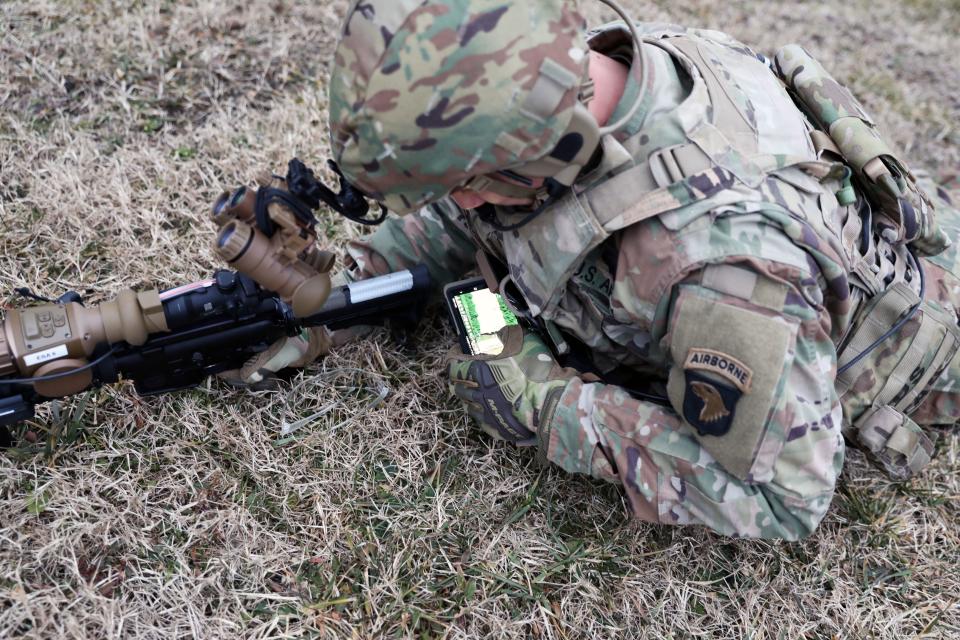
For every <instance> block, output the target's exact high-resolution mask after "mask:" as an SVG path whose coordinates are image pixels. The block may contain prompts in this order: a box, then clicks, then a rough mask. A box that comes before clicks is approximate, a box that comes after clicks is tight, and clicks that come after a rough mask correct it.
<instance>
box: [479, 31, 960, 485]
mask: <svg viewBox="0 0 960 640" xmlns="http://www.w3.org/2000/svg"><path fill="white" fill-rule="evenodd" d="M618 31H619V32H620V33H621V34H625V30H624V29H623V28H622V26H621V27H617V26H611V27H608V28H606V29H604V30H601V31H599V32H596V33H595V34H594V35H593V41H594V42H596V41H597V40H598V39H600V40H603V39H610V38H611V37H615V36H616V35H617V32H618ZM643 33H644V37H643V46H642V47H641V50H642V52H643V53H642V55H643V56H644V58H643V59H642V60H640V61H634V65H635V67H636V65H638V64H639V65H640V67H641V71H642V68H644V67H647V66H648V65H652V64H653V61H652V57H653V56H662V55H663V53H664V52H665V53H666V54H668V55H669V57H670V59H672V61H673V63H674V64H675V65H677V67H678V69H679V73H680V75H681V77H682V78H683V81H682V82H683V83H684V84H685V85H686V86H685V87H684V88H685V90H686V94H687V95H686V98H685V99H683V100H682V101H681V102H680V103H679V104H678V105H677V106H676V107H675V108H674V109H673V110H672V111H671V112H670V113H668V114H666V115H662V116H660V117H658V118H657V119H656V120H655V121H653V122H649V123H644V126H641V127H639V129H638V130H637V131H636V132H634V133H633V134H632V135H631V134H623V133H618V134H615V135H608V136H605V137H604V139H603V140H602V151H603V156H602V160H601V163H600V165H599V166H598V167H596V168H595V169H593V170H592V171H591V172H590V173H589V174H588V175H585V176H582V178H581V179H580V180H578V182H577V183H576V185H575V186H574V188H573V189H572V190H571V191H570V192H569V193H568V194H567V195H566V196H565V197H564V198H563V199H562V200H560V201H559V202H557V203H556V204H555V205H554V206H553V207H552V208H551V209H549V210H548V211H546V212H545V213H544V214H543V215H541V216H540V217H538V218H537V219H535V220H534V221H533V222H531V223H529V224H528V225H526V226H524V227H522V228H520V229H518V230H516V231H515V232H512V233H507V234H500V233H497V232H495V231H494V230H493V229H492V228H491V227H489V226H488V225H485V223H483V222H479V221H478V222H475V225H476V228H475V230H476V231H477V232H478V233H477V235H478V237H479V239H480V240H481V242H483V243H484V244H485V246H486V248H487V249H488V251H491V252H492V253H494V254H499V255H500V256H502V257H503V258H504V262H505V263H506V264H507V265H508V268H509V272H510V273H509V276H508V280H509V281H511V282H512V284H513V285H515V286H516V288H517V289H518V290H519V292H520V294H521V295H522V296H523V298H524V300H525V302H526V304H527V306H528V308H529V312H530V313H531V314H532V315H533V316H536V317H539V318H540V319H542V320H544V321H546V322H547V324H548V325H550V324H555V325H557V326H559V327H561V328H563V329H565V330H567V331H569V332H571V333H573V334H574V335H578V337H581V339H582V340H583V341H584V343H585V344H587V345H591V344H592V343H591V340H596V338H592V336H596V335H599V334H602V335H603V338H604V339H609V340H610V341H612V342H613V343H620V344H621V345H623V346H626V347H628V348H629V347H630V346H632V345H636V344H638V343H643V342H644V340H642V339H638V336H637V334H638V333H641V334H643V333H645V334H647V338H646V344H648V345H649V348H648V349H647V350H646V351H645V352H644V357H643V358H642V360H643V361H644V362H643V363H642V364H643V365H649V366H651V367H652V368H654V369H659V370H660V371H661V372H662V371H666V370H667V368H668V367H669V365H670V362H669V361H668V359H669V350H661V349H659V348H658V346H657V345H658V342H659V340H660V339H661V338H662V337H663V335H659V334H658V331H657V328H656V327H653V326H640V327H637V326H636V324H637V323H636V318H635V317H634V318H632V319H631V320H630V321H629V324H630V326H627V324H628V322H627V319H626V318H618V317H617V313H616V312H615V311H611V310H609V309H603V306H602V304H598V305H584V303H583V302H582V298H583V296H580V298H581V301H573V300H571V299H570V296H569V295H568V291H567V287H568V283H569V282H570V281H571V278H572V277H573V276H574V275H575V274H576V273H577V272H578V270H583V268H584V261H585V260H587V259H588V258H589V257H590V256H591V255H594V254H595V251H596V250H597V248H598V247H600V245H601V244H603V243H604V242H605V241H606V240H607V239H608V238H610V237H611V235H613V234H616V233H617V232H618V231H620V230H622V229H624V228H626V227H629V226H632V225H648V226H650V227H651V233H652V234H653V235H655V236H657V237H659V238H663V242H666V243H667V244H669V245H671V246H672V251H671V259H672V260H674V262H675V266H674V268H672V269H670V270H668V271H665V272H663V274H664V275H661V276H660V281H658V282H650V283H649V284H648V287H649V289H648V295H645V296H644V300H642V301H640V303H639V304H641V305H644V304H646V305H648V307H649V308H648V309H646V310H645V311H644V312H643V313H641V314H640V315H641V316H644V317H646V318H647V319H648V320H649V321H650V322H651V323H652V320H653V318H654V316H655V314H656V308H657V306H658V305H660V304H661V303H662V301H663V300H664V299H665V296H669V294H670V291H671V289H672V287H673V286H674V285H675V284H676V283H677V282H679V280H681V279H682V278H683V277H684V276H685V275H686V274H689V273H693V272H696V271H698V270H702V269H704V268H705V267H707V266H709V265H719V264H722V263H724V262H726V261H732V260H733V259H739V258H743V257H749V258H759V259H762V260H768V261H773V262H778V263H784V264H787V265H789V266H792V267H796V268H797V269H799V270H801V271H803V272H806V273H810V274H811V282H813V283H815V284H812V285H811V286H810V287H808V288H806V289H805V290H804V291H803V292H802V293H803V295H804V296H805V297H807V298H808V300H809V301H810V302H811V304H812V305H814V306H816V307H820V306H825V307H826V308H827V310H828V311H829V313H830V315H831V320H832V336H833V339H834V343H835V344H836V345H837V348H838V352H839V353H840V363H841V365H843V363H844V357H846V359H847V360H850V359H851V358H852V356H855V355H856V353H855V352H854V351H856V350H857V349H862V348H864V347H865V346H868V345H869V343H866V344H865V341H866V340H867V339H869V338H871V337H876V336H875V335H874V332H871V331H872V330H871V331H868V332H866V333H863V332H862V330H861V328H862V327H864V326H867V325H871V324H876V322H872V323H871V321H869V319H868V318H867V317H866V316H865V315H864V314H863V313H862V311H863V309H866V308H874V307H878V304H879V303H878V300H881V299H882V298H883V297H887V296H883V294H884V293H885V292H888V291H891V290H893V289H894V288H895V289H896V291H897V292H898V295H897V296H894V297H896V298H897V300H896V303H895V304H899V305H900V307H898V310H899V311H897V310H891V309H890V308H888V307H890V304H894V302H892V299H891V300H890V301H888V304H886V305H882V304H879V306H880V307H881V308H882V309H885V310H882V311H881V312H880V315H881V316H883V317H884V319H885V320H884V321H886V320H888V319H889V316H892V317H893V318H894V320H893V322H895V321H896V318H897V317H899V316H900V315H902V314H903V313H905V310H904V305H907V307H906V311H909V309H910V305H914V306H916V305H918V304H919V302H920V295H921V280H922V279H921V277H920V275H919V266H918V263H917V259H916V258H915V257H914V255H913V252H912V251H911V250H910V248H909V247H908V245H910V244H911V243H912V244H913V245H914V246H916V247H917V248H918V249H919V251H920V252H922V253H926V254H933V253H936V252H938V251H940V250H942V249H943V247H944V246H946V245H947V241H946V240H945V237H944V236H943V234H942V233H941V232H940V231H939V229H938V228H937V227H936V224H935V221H934V219H933V215H932V206H931V205H930V203H929V201H928V200H927V199H926V198H925V197H924V196H923V195H922V193H921V192H919V190H918V189H917V188H916V186H915V184H914V181H913V178H912V175H911V174H910V173H909V171H908V170H906V168H905V165H903V164H902V163H901V162H899V161H898V160H897V159H896V158H895V156H894V155H893V154H892V152H890V151H889V148H888V147H887V146H886V145H885V144H884V143H883V142H882V140H881V139H880V137H879V135H877V134H876V131H875V128H874V127H873V123H872V122H871V121H870V120H869V118H868V117H867V116H866V114H865V112H864V111H863V109H862V108H861V107H860V106H859V104H858V103H856V101H855V100H854V99H853V98H852V96H850V95H849V93H848V92H846V90H845V89H843V88H842V87H841V86H840V85H839V84H837V83H836V82H835V81H833V80H832V78H829V76H828V75H826V72H823V71H822V68H821V67H819V65H816V67H815V69H816V74H815V76H814V77H813V79H812V80H811V79H810V78H809V77H808V76H809V75H810V70H811V69H814V65H815V61H812V59H809V60H808V58H807V57H805V55H806V54H805V52H803V51H802V50H801V49H799V48H797V47H788V48H786V49H784V50H783V51H781V53H780V54H778V57H777V63H778V69H779V70H780V75H779V76H778V74H777V73H775V71H774V70H773V68H772V67H771V65H770V64H769V63H768V62H767V61H766V60H765V59H764V58H763V57H762V56H758V55H757V54H756V53H754V52H753V51H751V50H750V49H749V48H747V47H745V46H744V45H742V44H740V43H739V42H736V41H735V40H733V39H731V38H730V37H728V36H726V35H724V34H721V33H717V32H712V31H692V30H683V29H680V28H676V27H663V26H650V27H646V28H645V29H644V31H643ZM654 48H655V49H654ZM805 72H807V75H804V73H805ZM824 76H826V79H825V78H824ZM824 82H828V87H829V89H830V91H826V92H821V93H818V92H817V88H818V87H822V86H823V83H824ZM818 83H819V84H818ZM640 87H641V91H643V90H650V89H651V87H649V86H645V85H644V82H643V81H641V82H640ZM811 87H812V88H811ZM841 90H842V92H841ZM798 103H799V107H798ZM810 103H812V106H813V107H814V109H816V108H817V107H818V106H819V107H822V108H820V110H819V113H813V114H811V111H812V110H813V109H811V104H810ZM824 114H826V115H824ZM814 116H817V117H814ZM838 123H839V124H838ZM647 125H649V126H647ZM818 126H820V127H821V128H819V129H818V128H817V127H818ZM831 127H832V128H831ZM823 129H826V130H823ZM833 136H836V137H839V138H840V140H839V144H838V142H837V141H835V140H834V139H833ZM864 140H866V141H867V142H866V143H864V142H863V141H864ZM851 158H852V159H851ZM877 158H886V159H887V160H885V161H884V163H883V166H882V167H878V166H876V163H874V162H873V161H874V160H875V159H877ZM871 163H873V164H871ZM884 172H885V173H884ZM881 174H882V175H883V176H886V177H885V178H882V177H877V176H880V175H881ZM852 175H856V176H857V177H859V178H861V179H860V180H858V183H864V180H869V181H870V183H869V184H866V187H865V188H864V189H863V191H865V192H867V191H869V190H870V189H871V188H872V189H874V191H873V192H869V193H862V194H861V195H864V196H870V198H869V199H868V198H856V197H851V196H852V193H851V191H850V189H851V188H852V187H851V181H850V178H851V176H852ZM888 178H889V179H888ZM880 183H883V184H880ZM891 183H892V184H891ZM878 184H879V185H880V186H876V185H878ZM871 201H872V202H873V203H875V206H874V207H872V210H873V211H872V214H873V215H870V216H864V207H865V206H866V207H870V204H869V202H871ZM864 203H868V204H866V205H865V204H864ZM505 213H509V210H504V211H502V212H501V215H503V214H505ZM721 220H722V221H723V223H724V224H728V225H731V226H733V227H741V228H743V229H744V230H748V231H749V233H750V234H752V235H753V236H757V235H758V234H759V236H760V237H761V238H762V240H761V241H759V242H755V243H752V244H750V245H749V246H747V247H745V246H744V245H743V244H740V243H729V242H718V241H716V240H715V238H714V237H713V234H712V228H713V226H714V225H715V224H717V222H718V221H721ZM758 230H759V231H758ZM814 266H815V268H812V267H814ZM594 297H595V296H594ZM584 306H592V307H594V308H593V309H589V310H586V311H585V310H584V309H583V307H584ZM925 311H926V310H925ZM931 316H937V317H936V318H931V320H930V321H927V320H926V318H928V317H931ZM877 317H879V316H877V315H876V313H874V320H875V319H876V318H877ZM924 318H925V320H924V321H925V322H927V329H926V333H927V334H929V335H928V339H927V340H926V343H925V344H918V343H916V341H914V342H915V343H916V344H913V345H911V347H910V348H909V349H908V352H909V353H913V354H914V356H913V357H907V358H906V359H907V360H908V361H909V362H907V363H906V364H903V365H902V366H901V367H900V369H898V370H897V371H890V372H888V373H889V375H891V376H894V377H898V376H899V377H904V376H906V377H907V378H909V377H911V375H913V377H914V378H916V373H915V372H910V371H907V372H906V374H905V373H904V369H905V368H909V367H911V366H913V365H915V366H914V369H916V367H919V366H920V362H921V361H922V362H923V363H925V368H924V372H925V374H924V376H922V377H924V379H925V380H929V376H931V375H934V373H935V372H936V371H937V370H942V368H943V367H944V366H946V363H947V362H948V361H949V358H950V357H952V355H953V353H954V352H955V351H956V347H957V344H958V339H957V332H956V321H955V320H956V319H955V315H953V316H952V318H953V319H952V322H951V314H950V313H947V312H944V313H939V314H938V313H937V310H934V311H933V312H927V313H925V314H924ZM621 322H622V324H620V323H621ZM591 324H592V325H593V326H584V325H591ZM891 324H892V322H891ZM887 326H888V328H889V326H890V325H887ZM858 331H859V332H860V333H859V337H858V335H857V332H858ZM560 342H561V343H562V339H561V340H560ZM848 345H852V346H851V349H849V350H847V352H848V353H850V354H852V355H848V354H847V353H845V352H844V347H846V346H848ZM560 347H561V350H562V344H561V345H560ZM931 351H932V352H934V353H935V354H936V357H935V358H934V359H935V360H936V362H934V361H933V360H931V358H930V356H929V354H930V352H931ZM867 361H868V362H867V364H868V363H869V358H867ZM914 361H916V362H914ZM622 363H625V364H631V365H632V364H634V362H632V361H630V360H625V361H622ZM637 368H640V367H639V366H638V367H637ZM847 373H850V371H849V370H848V371H847ZM855 377H856V371H853V372H852V374H851V375H849V376H847V377H846V378H845V377H844V376H840V378H839V379H838V392H839V393H840V394H841V402H842V403H843V404H844V416H845V422H846V423H847V427H848V431H849V432H851V433H852V430H854V429H857V428H859V429H860V430H861V431H862V432H863V433H866V432H867V431H873V430H875V429H874V427H875V426H876V424H874V423H876V420H874V423H871V425H868V427H869V428H866V427H864V425H862V424H859V425H856V424H855V423H857V420H858V419H860V418H861V417H862V416H865V415H868V414H870V415H872V414H871V412H873V413H876V412H877V411H879V410H880V409H883V408H889V407H891V406H893V405H896V406H895V407H894V408H895V409H896V413H897V415H898V416H899V417H900V418H903V420H901V423H903V421H904V420H909V419H908V418H906V417H905V416H904V415H903V414H904V413H906V409H907V408H908V406H907V404H905V403H904V402H903V400H904V398H905V396H904V395H903V392H902V389H903V388H905V387H906V386H909V385H906V383H905V382H904V384H897V383H892V384H890V385H887V387H891V388H886V387H885V389H886V391H884V392H880V393H878V394H875V395H873V397H869V396H870V395H871V394H867V395H866V396H864V395H863V394H857V393H847V391H848V390H849V389H850V388H851V387H853V386H854V385H853V380H854V379H855ZM901 382H903V381H901ZM913 382H914V384H913V387H912V390H911V391H907V392H906V395H907V396H910V398H909V400H910V403H912V404H913V405H914V406H915V404H916V403H917V402H918V401H919V392H917V393H913V391H915V390H916V388H917V387H918V385H917V384H916V382H917V380H916V379H914V381H913ZM898 394H899V395H900V398H899V400H897V396H898ZM895 400H896V401H895ZM898 403H899V404H898ZM868 417H869V416H868ZM883 417H884V419H885V420H886V423H885V424H886V425H887V427H889V423H890V420H891V418H890V416H889V413H884V416H883ZM900 426H902V424H901V425H900ZM907 426H908V427H909V425H907ZM913 426H914V427H915V426H916V425H913ZM887 427H884V428H887ZM887 431H890V429H889V428H887ZM916 431H919V428H917V429H916ZM908 439H909V438H908ZM918 439H919V436H916V437H913V438H912V440H918ZM886 444H887V443H883V446H886ZM921 444H922V443H921ZM918 446H919V445H916V443H915V442H914V444H913V445H911V447H910V448H911V454H909V455H913V456H914V457H915V458H916V454H915V453H913V450H914V449H917V448H918ZM877 447H879V448H881V449H882V448H883V447H882V446H880V445H876V443H874V445H873V448H877ZM900 448H901V449H903V448H907V447H905V446H901V447H900ZM920 448H924V447H920ZM878 455H879V454H878ZM904 455H907V456H908V457H909V455H908V454H904ZM919 457H920V458H922V455H921V456H919ZM919 462H922V460H918V459H914V460H913V466H917V464H918V463H919Z"/></svg>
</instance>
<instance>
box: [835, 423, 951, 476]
mask: <svg viewBox="0 0 960 640" xmlns="http://www.w3.org/2000/svg"><path fill="white" fill-rule="evenodd" d="M854 430H855V432H856V433H855V437H856V440H857V442H859V443H860V446H861V447H863V448H864V449H865V450H866V452H867V453H868V454H869V455H870V457H871V458H873V460H874V461H875V462H876V463H877V465H878V466H880V468H882V469H883V470H884V471H886V472H887V475H889V476H890V477H891V478H894V479H896V480H908V479H909V478H911V477H912V476H914V475H915V474H917V473H920V472H921V471H923V469H924V468H925V467H926V466H927V465H928V464H930V459H931V458H932V457H933V445H934V440H931V439H930V438H929V437H928V436H927V434H926V433H924V431H923V429H921V428H920V426H919V425H918V424H917V423H916V422H914V421H913V420H911V419H910V418H909V417H908V416H905V415H903V414H902V413H900V412H899V411H897V410H896V409H894V408H893V407H890V406H883V407H873V408H871V409H870V410H868V411H867V412H866V413H865V414H863V416H861V417H860V419H859V420H857V422H856V425H854Z"/></svg>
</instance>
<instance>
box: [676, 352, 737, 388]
mask: <svg viewBox="0 0 960 640" xmlns="http://www.w3.org/2000/svg"><path fill="white" fill-rule="evenodd" d="M683 368H684V369H699V370H700V371H709V372H710V373H715V374H716V375H718V376H720V377H721V378H724V379H725V380H729V381H730V382H731V383H732V384H733V385H734V386H735V387H737V388H738V389H740V391H741V392H743V393H750V382H751V381H752V380H753V371H752V370H751V369H750V367H748V366H747V365H745V364H743V363H742V362H740V361H739V360H737V359H736V358H734V357H732V356H728V355H727V354H725V353H721V352H719V351H714V350H713V349H690V351H689V352H687V361H686V362H685V363H684V365H683Z"/></svg>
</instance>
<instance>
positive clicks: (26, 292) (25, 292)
mask: <svg viewBox="0 0 960 640" xmlns="http://www.w3.org/2000/svg"><path fill="white" fill-rule="evenodd" d="M13 291H14V293H16V294H17V295H18V296H20V297H21V298H29V299H31V300H36V301H37V302H50V303H52V302H55V301H54V300H51V299H50V298H44V297H43V296H41V295H37V294H36V293H34V292H33V291H31V290H30V289H28V288H27V287H17V288H16V289H14V290H13Z"/></svg>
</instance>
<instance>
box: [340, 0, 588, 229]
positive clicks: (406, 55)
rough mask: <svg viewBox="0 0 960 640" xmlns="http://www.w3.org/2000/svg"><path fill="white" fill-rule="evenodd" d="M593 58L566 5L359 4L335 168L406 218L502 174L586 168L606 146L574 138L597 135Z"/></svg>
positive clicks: (352, 15) (428, 0) (476, 1)
mask: <svg viewBox="0 0 960 640" xmlns="http://www.w3.org/2000/svg"><path fill="white" fill-rule="evenodd" d="M587 59H588V57H587V44H586V41H585V28H584V23H583V19H582V18H581V17H580V16H579V15H578V14H577V13H576V12H575V10H574V9H573V8H572V7H571V6H570V4H569V3H568V2H564V1H563V0H523V1H520V0H355V1H354V2H353V4H352V5H351V7H350V9H349V11H348V13H347V17H346V19H345V22H344V27H343V33H342V35H341V39H340V43H339V44H338V46H337V50H336V53H335V56H334V68H333V72H332V74H331V80H330V110H329V114H330V136H331V147H332V150H333V155H334V160H336V162H337V163H338V164H339V165H340V169H341V170H342V171H343V173H344V175H345V176H346V178H347V179H348V180H350V182H352V183H353V184H354V185H356V186H357V187H359V188H360V189H362V190H363V191H365V192H366V193H367V195H369V196H370V197H372V198H374V199H376V200H378V201H380V202H382V203H384V204H385V205H386V206H387V207H388V208H390V209H391V210H393V211H395V212H396V213H400V214H403V213H409V212H411V211H414V210H416V209H418V208H419V207H421V206H424V205H426V204H429V203H431V202H434V201H436V200H439V199H440V198H442V197H444V196H446V195H448V194H449V193H450V192H451V191H452V190H453V189H455V188H457V187H458V186H463V185H465V184H467V183H468V182H469V181H471V179H473V180H474V182H473V184H472V185H471V187H472V188H475V189H482V188H484V187H485V186H487V185H488V184H489V183H490V181H489V180H487V179H486V178H483V176H488V175H490V174H494V173H497V172H499V171H503V170H508V169H513V168H517V167H523V168H524V171H523V173H524V175H527V176H545V177H546V176H550V177H553V176H554V175H556V174H558V173H560V172H562V171H564V170H566V169H568V168H569V167H570V166H571V165H578V166H582V165H583V164H586V162H587V160H589V157H590V156H591V155H592V153H593V151H594V150H595V148H596V146H597V143H598V141H599V137H598V136H596V135H593V136H591V135H590V134H589V133H586V134H584V135H581V134H580V133H577V131H578V130H580V129H583V128H584V127H586V126H588V125H589V126H592V127H593V129H596V123H595V122H592V121H591V122H589V123H587V122H586V121H587V120H590V116H589V113H588V112H587V111H586V108H585V106H584V105H583V104H582V103H581V101H580V92H581V88H582V87H584V86H588V83H587V82H586V81H587ZM584 139H586V142H585V141H584ZM528 169H529V170H528ZM577 172H578V170H574V171H573V172H572V173H571V172H570V171H569V170H567V171H566V173H567V174H568V175H567V177H568V181H565V182H566V183H567V184H569V182H572V180H573V178H574V177H575V175H576V173H577ZM478 179H479V180H485V182H482V184H481V186H477V182H476V180H478ZM494 186H499V187H500V189H499V190H500V192H501V193H506V194H507V195H511V194H510V193H509V185H505V184H503V183H496V185H494Z"/></svg>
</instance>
